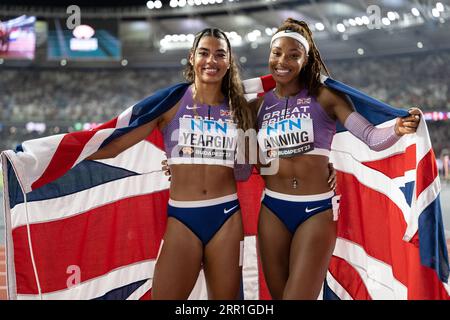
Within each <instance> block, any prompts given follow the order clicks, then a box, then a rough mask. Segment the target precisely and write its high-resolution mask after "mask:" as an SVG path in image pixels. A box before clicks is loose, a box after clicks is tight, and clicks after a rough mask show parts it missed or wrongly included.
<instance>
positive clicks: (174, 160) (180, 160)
mask: <svg viewBox="0 0 450 320" xmlns="http://www.w3.org/2000/svg"><path fill="white" fill-rule="evenodd" d="M167 163H168V164H169V165H171V164H212V165H218V166H224V167H228V168H234V161H233V160H221V159H205V158H182V157H176V158H169V159H168V160H167Z"/></svg>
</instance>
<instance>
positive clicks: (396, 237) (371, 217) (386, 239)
mask: <svg viewBox="0 0 450 320" xmlns="http://www.w3.org/2000/svg"><path fill="white" fill-rule="evenodd" d="M418 174H419V173H418ZM337 175H338V188H339V186H344V187H345V190H344V191H343V192H341V191H340V190H338V193H340V194H342V197H341V201H340V215H339V220H338V236H339V237H341V238H344V239H348V240H350V241H352V242H354V243H356V244H358V245H360V246H361V247H362V248H363V249H364V250H365V252H366V253H367V254H368V255H369V256H371V257H373V258H375V259H378V260H380V261H383V262H385V263H386V264H388V265H390V266H391V267H392V273H393V275H394V277H395V278H396V279H397V280H398V281H400V282H401V283H402V284H404V285H405V286H406V287H407V288H408V298H409V299H431V298H433V299H448V298H449V296H448V294H447V293H446V291H445V288H444V287H443V284H442V283H441V282H440V280H439V279H438V278H437V275H436V272H435V271H434V270H432V269H431V268H428V267H424V266H422V264H421V262H420V251H419V247H418V246H417V245H415V244H414V243H411V242H406V241H403V235H404V232H405V230H406V223H405V221H404V218H403V214H402V212H401V211H400V209H399V208H398V207H397V206H396V205H395V204H394V203H393V202H392V201H391V200H390V199H389V198H388V197H387V196H385V195H383V194H381V193H379V192H377V191H375V190H372V189H370V188H368V187H366V186H364V185H362V184H360V183H359V182H358V181H357V179H356V178H355V177H354V176H352V175H350V174H345V173H342V172H338V174H337ZM358 194H359V195H360V196H358ZM342 276H343V277H346V276H345V274H343V275H342ZM337 280H338V281H339V282H341V281H342V280H341V279H337Z"/></svg>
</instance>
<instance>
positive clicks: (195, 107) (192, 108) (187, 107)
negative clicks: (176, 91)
mask: <svg viewBox="0 0 450 320" xmlns="http://www.w3.org/2000/svg"><path fill="white" fill-rule="evenodd" d="M186 109H188V110H194V109H200V107H197V106H194V107H189V106H186Z"/></svg>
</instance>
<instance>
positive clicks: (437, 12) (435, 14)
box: [431, 8, 441, 18]
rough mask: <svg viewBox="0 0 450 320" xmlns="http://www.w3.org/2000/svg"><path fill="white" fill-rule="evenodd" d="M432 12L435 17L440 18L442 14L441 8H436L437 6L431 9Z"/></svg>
mask: <svg viewBox="0 0 450 320" xmlns="http://www.w3.org/2000/svg"><path fill="white" fill-rule="evenodd" d="M431 14H432V15H433V17H435V18H439V16H440V15H441V13H440V12H439V10H438V9H436V8H433V9H432V10H431Z"/></svg>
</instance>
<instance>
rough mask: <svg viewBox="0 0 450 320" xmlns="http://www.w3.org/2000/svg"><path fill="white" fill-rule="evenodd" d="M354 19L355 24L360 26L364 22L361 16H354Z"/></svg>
mask: <svg viewBox="0 0 450 320" xmlns="http://www.w3.org/2000/svg"><path fill="white" fill-rule="evenodd" d="M355 21H356V24H357V25H358V26H362V25H363V24H364V22H363V20H362V18H361V17H356V18H355Z"/></svg>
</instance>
